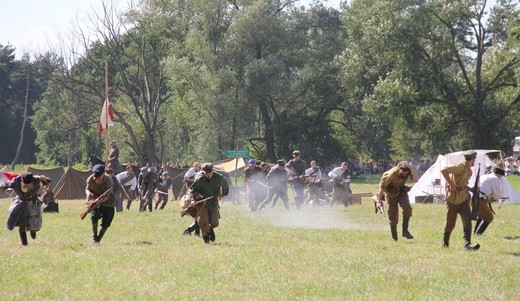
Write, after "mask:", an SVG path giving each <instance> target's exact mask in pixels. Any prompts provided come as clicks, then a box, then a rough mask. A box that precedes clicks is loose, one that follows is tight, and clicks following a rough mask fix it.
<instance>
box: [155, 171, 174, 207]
mask: <svg viewBox="0 0 520 301" xmlns="http://www.w3.org/2000/svg"><path fill="white" fill-rule="evenodd" d="M172 185H173V180H172V178H170V175H169V174H168V172H167V171H165V172H163V173H162V175H161V178H160V181H158V182H157V202H156V203H155V210H157V207H159V204H161V203H162V205H161V207H159V208H160V209H161V210H162V209H164V207H165V206H166V204H168V189H172Z"/></svg>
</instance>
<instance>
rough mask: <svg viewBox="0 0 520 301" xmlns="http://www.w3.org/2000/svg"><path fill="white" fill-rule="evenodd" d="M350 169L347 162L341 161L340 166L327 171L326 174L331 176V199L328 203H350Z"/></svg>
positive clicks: (346, 204) (345, 204)
mask: <svg viewBox="0 0 520 301" xmlns="http://www.w3.org/2000/svg"><path fill="white" fill-rule="evenodd" d="M350 174H351V172H350V169H349V168H348V164H347V162H341V164H340V166H338V167H336V168H334V169H333V170H331V171H329V173H328V176H329V177H330V178H331V180H330V181H331V182H332V183H333V185H332V200H331V202H330V205H331V206H332V205H334V203H338V204H343V205H344V206H348V205H350V203H351V202H352V190H351V189H350Z"/></svg>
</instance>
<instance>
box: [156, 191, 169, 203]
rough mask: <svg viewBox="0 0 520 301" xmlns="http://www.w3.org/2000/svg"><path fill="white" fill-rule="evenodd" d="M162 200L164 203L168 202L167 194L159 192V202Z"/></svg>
mask: <svg viewBox="0 0 520 301" xmlns="http://www.w3.org/2000/svg"><path fill="white" fill-rule="evenodd" d="M161 202H164V204H166V203H168V195H167V194H162V193H157V203H158V204H159V203H161Z"/></svg>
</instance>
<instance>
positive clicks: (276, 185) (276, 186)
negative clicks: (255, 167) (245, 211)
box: [257, 159, 289, 210]
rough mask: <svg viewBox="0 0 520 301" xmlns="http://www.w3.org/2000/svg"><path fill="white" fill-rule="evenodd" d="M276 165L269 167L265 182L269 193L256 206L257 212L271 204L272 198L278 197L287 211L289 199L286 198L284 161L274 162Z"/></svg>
mask: <svg viewBox="0 0 520 301" xmlns="http://www.w3.org/2000/svg"><path fill="white" fill-rule="evenodd" d="M276 163H277V165H276V166H273V167H271V169H270V170H269V172H268V173H267V176H266V180H267V186H268V188H269V191H268V192H267V197H266V198H265V200H263V202H262V203H260V205H258V208H257V210H262V209H263V208H264V207H265V206H266V205H267V204H269V203H271V201H272V200H273V197H280V198H281V199H282V201H283V204H284V206H285V209H286V210H289V197H287V170H286V169H285V161H284V160H282V159H280V160H278V161H276Z"/></svg>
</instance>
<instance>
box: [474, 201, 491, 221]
mask: <svg viewBox="0 0 520 301" xmlns="http://www.w3.org/2000/svg"><path fill="white" fill-rule="evenodd" d="M477 215H478V217H479V218H481V219H482V220H483V221H485V222H488V223H491V222H492V221H493V219H494V218H495V215H494V214H493V211H491V208H490V207H489V205H488V201H485V200H480V201H479V202H478V214H477Z"/></svg>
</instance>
